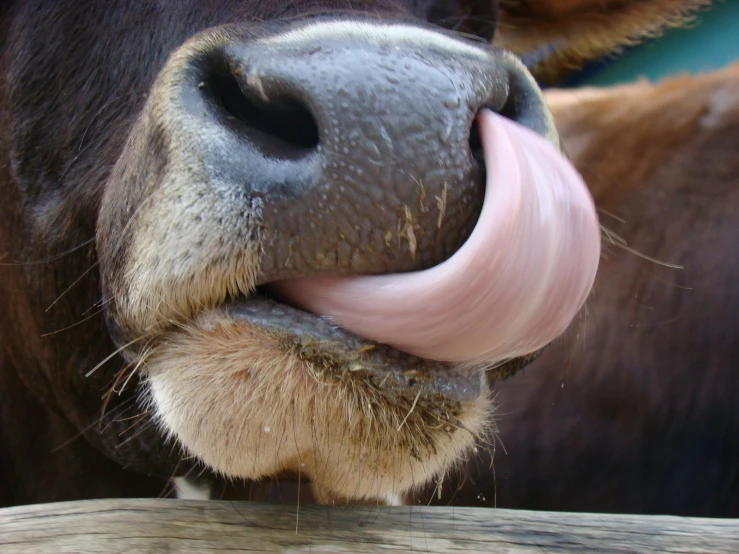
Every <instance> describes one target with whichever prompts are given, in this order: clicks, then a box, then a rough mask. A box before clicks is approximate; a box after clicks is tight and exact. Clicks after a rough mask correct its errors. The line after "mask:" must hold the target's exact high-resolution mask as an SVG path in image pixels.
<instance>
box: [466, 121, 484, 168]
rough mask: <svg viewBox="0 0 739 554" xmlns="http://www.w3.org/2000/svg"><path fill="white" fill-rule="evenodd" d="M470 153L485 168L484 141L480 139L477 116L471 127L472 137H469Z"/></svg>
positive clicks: (479, 165)
mask: <svg viewBox="0 0 739 554" xmlns="http://www.w3.org/2000/svg"><path fill="white" fill-rule="evenodd" d="M469 148H470V154H472V159H473V160H474V161H475V162H476V163H477V166H478V167H479V168H480V169H481V170H484V169H485V157H484V156H483V152H482V141H481V140H480V131H479V129H478V128H477V117H475V118H474V119H473V120H472V126H471V127H470V138H469Z"/></svg>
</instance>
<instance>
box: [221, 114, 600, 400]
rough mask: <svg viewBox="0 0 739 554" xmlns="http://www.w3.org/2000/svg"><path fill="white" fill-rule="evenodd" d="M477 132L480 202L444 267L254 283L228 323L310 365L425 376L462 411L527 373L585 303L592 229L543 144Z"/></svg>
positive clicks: (487, 122) (583, 198)
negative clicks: (494, 384)
mask: <svg viewBox="0 0 739 554" xmlns="http://www.w3.org/2000/svg"><path fill="white" fill-rule="evenodd" d="M478 122H479V128H480V133H481V142H482V146H483V150H484V161H485V166H486V190H485V199H484V201H483V207H482V211H481V214H480V218H479V220H478V223H477V225H476V226H475V229H474V230H473V232H472V234H471V235H470V237H469V238H468V240H467V241H466V242H465V243H464V244H463V245H462V247H461V248H460V249H459V250H458V251H457V252H456V253H455V254H454V255H452V256H451V257H450V258H449V259H447V260H446V261H444V262H442V263H441V264H438V265H436V266H433V267H431V268H428V269H425V270H421V271H414V272H408V273H398V274H385V275H355V276H318V277H311V276H307V277H297V278H292V279H288V280H284V281H277V282H271V283H270V282H269V281H270V280H269V279H268V278H266V279H265V277H268V276H262V277H263V279H264V281H266V282H267V284H266V285H263V286H261V287H260V288H259V290H258V293H257V294H254V295H251V296H249V297H247V298H244V299H241V300H239V301H234V302H232V303H229V304H227V305H225V306H224V309H225V311H226V313H227V315H228V316H229V317H230V318H232V319H237V320H240V321H243V322H245V323H247V324H248V325H250V326H252V327H253V328H255V329H256V330H259V331H261V332H263V333H265V334H267V335H269V336H271V337H273V338H275V339H276V340H277V343H278V344H279V345H280V348H281V350H283V351H285V352H286V353H290V354H293V355H295V356H297V358H299V359H300V360H301V361H303V362H304V363H306V364H308V365H311V366H316V367H321V368H324V369H330V370H332V371H333V372H339V373H345V372H346V373H355V374H370V375H374V376H375V377H378V376H379V377H381V379H387V378H388V377H387V375H388V374H391V373H392V374H395V375H405V374H415V373H419V374H423V375H434V376H435V378H436V379H437V380H438V381H439V384H438V386H439V387H442V388H446V389H448V390H446V392H447V393H451V394H453V395H454V396H460V399H465V398H466V396H465V395H468V394H474V393H479V376H480V374H481V373H482V372H484V371H488V372H491V371H496V370H497V374H496V375H493V377H494V376H501V377H505V376H506V375H510V374H511V373H513V372H514V371H515V370H516V369H518V368H520V367H522V366H523V365H525V364H526V363H528V362H530V361H532V360H533V359H534V358H535V357H536V356H537V354H538V352H540V351H541V349H542V348H543V347H544V346H546V345H547V344H548V343H549V342H551V341H552V340H553V339H554V338H556V337H557V336H558V335H560V334H561V333H562V332H563V331H564V330H565V328H566V327H567V326H568V325H569V323H570V322H571V321H572V319H573V318H574V316H575V314H576V312H577V311H578V310H579V309H580V308H581V306H582V304H583V303H584V301H585V298H586V296H587V295H588V293H589V291H590V288H591V286H592V282H593V279H594V277H595V271H596V268H597V262H598V257H599V229H598V225H597V218H595V217H594V208H593V203H592V198H591V197H590V195H589V193H588V192H587V188H586V187H585V186H584V183H583V182H582V180H581V179H580V177H579V175H578V174H577V173H576V172H575V171H574V169H572V167H571V166H570V165H569V163H568V162H567V161H566V160H565V159H564V158H563V157H562V156H561V155H560V154H559V153H558V152H557V151H556V150H555V149H554V148H553V147H552V146H551V145H550V144H549V143H547V142H545V140H544V139H542V138H541V137H539V136H538V135H535V134H534V133H532V132H531V131H528V130H526V129H523V128H522V127H520V126H517V125H516V124H514V123H512V122H508V121H506V120H505V119H504V118H503V117H501V116H496V115H494V114H493V113H492V112H490V111H488V110H483V112H481V114H480V116H479V118H478ZM264 281H263V282H264ZM470 375H474V376H475V377H473V378H470ZM475 379H477V382H478V386H477V387H475V386H473V382H474V380H475Z"/></svg>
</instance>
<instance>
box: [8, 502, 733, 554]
mask: <svg viewBox="0 0 739 554" xmlns="http://www.w3.org/2000/svg"><path fill="white" fill-rule="evenodd" d="M411 550H412V551H418V552H583V551H587V552H731V553H734V554H736V553H737V552H739V520H718V519H698V518H680V517H666V516H629V515H610V514H573V513H550V512H528V511H514V510H498V509H490V508H448V507H419V506H412V507H411V506H405V507H398V506H394V507H387V506H301V507H300V508H299V509H298V508H297V507H296V506H292V507H288V506H275V505H266V504H257V503H250V502H217V501H195V500H165V499H161V500H153V499H146V500H88V501H81V502H64V503H59V504H40V505H33V506H20V507H14V508H5V509H3V510H0V552H8V553H11V552H12V553H27V552H28V553H32V552H51V553H55V554H56V553H60V552H137V553H138V552H144V553H145V552H183V553H189V552H199V553H200V552H229V551H252V552H259V551H263V552H280V551H281V552H380V551H382V552H388V551H391V552H392V551H411Z"/></svg>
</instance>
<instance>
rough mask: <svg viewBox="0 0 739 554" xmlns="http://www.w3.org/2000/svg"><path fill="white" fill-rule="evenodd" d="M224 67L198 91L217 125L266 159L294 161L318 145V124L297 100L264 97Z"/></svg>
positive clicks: (212, 73) (215, 70) (210, 74)
mask: <svg viewBox="0 0 739 554" xmlns="http://www.w3.org/2000/svg"><path fill="white" fill-rule="evenodd" d="M244 80H245V79H243V78H242V77H241V76H238V77H237V75H235V74H234V73H233V72H232V71H230V70H228V69H227V68H225V67H220V68H219V67H218V66H215V67H213V68H212V69H211V70H210V71H209V72H208V73H207V76H206V77H205V79H203V81H202V84H201V85H200V89H201V91H202V94H204V95H205V96H206V97H207V100H208V101H209V103H210V104H211V106H212V107H213V109H214V112H215V114H216V117H218V119H219V120H220V122H221V124H223V125H224V126H226V127H228V128H229V129H231V130H232V131H233V132H235V133H236V134H238V135H241V136H244V137H245V138H247V139H248V140H249V141H250V142H251V143H253V144H254V146H256V147H257V148H259V149H260V150H262V151H263V152H264V154H266V155H268V156H269V157H278V158H296V157H300V156H303V155H305V154H307V153H309V152H310V151H312V150H313V149H314V148H315V147H316V146H318V142H319V134H318V125H317V123H316V120H315V118H314V117H313V115H312V114H311V112H310V111H309V110H308V108H306V107H305V106H304V105H303V104H302V103H301V102H300V101H299V100H298V99H296V98H291V97H290V96H288V95H286V94H284V93H283V94H282V95H279V96H278V95H274V96H273V97H269V98H266V97H265V94H264V91H263V90H262V89H261V88H260V87H261V84H256V85H252V86H251V87H250V83H249V80H248V79H246V85H245V86H244V85H243V84H242V83H241V81H244Z"/></svg>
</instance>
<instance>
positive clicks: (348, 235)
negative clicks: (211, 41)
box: [181, 21, 557, 283]
mask: <svg viewBox="0 0 739 554" xmlns="http://www.w3.org/2000/svg"><path fill="white" fill-rule="evenodd" d="M192 67H193V68H194V69H193V71H192V72H191V73H190V76H189V78H188V80H187V82H184V83H182V84H181V86H182V87H183V98H186V99H189V101H186V102H185V105H186V106H187V107H188V109H189V110H190V112H191V115H192V116H193V117H198V118H200V119H201V120H202V125H203V128H204V129H205V128H207V129H208V131H207V132H204V138H203V140H202V143H201V144H199V145H198V146H197V147H196V149H195V150H196V152H197V153H198V155H200V156H201V157H202V159H203V161H204V165H205V168H206V171H207V172H208V174H209V175H208V177H209V179H210V180H211V181H212V182H213V183H219V182H225V183H227V184H228V185H229V186H224V187H223V188H224V190H229V191H233V190H237V191H240V193H241V194H244V195H247V196H249V197H250V198H251V199H253V202H256V205H257V207H258V209H259V210H260V211H261V230H260V237H259V240H260V242H261V246H262V252H263V256H262V260H261V275H260V278H259V282H261V283H264V282H268V281H274V280H277V279H283V278H290V277H295V276H305V275H316V274H340V273H388V272H400V271H408V270H414V269H422V268H425V267H429V266H432V265H435V264H437V263H439V262H441V261H443V260H445V259H446V258H448V257H450V256H451V255H452V254H453V253H454V252H455V251H456V250H457V249H458V248H459V247H460V246H461V245H462V244H463V243H464V241H465V239H466V238H467V237H468V236H469V234H470V233H471V231H472V229H473V227H474V225H475V223H476V221H477V218H478V216H479V213H480V209H481V206H482V199H483V194H484V186H485V185H484V183H485V181H484V171H485V169H484V163H483V160H482V155H481V152H480V145H479V139H478V138H477V132H476V130H475V128H474V122H475V116H476V114H477V113H478V111H479V110H480V109H481V108H482V107H487V108H490V109H492V110H494V111H496V112H498V113H501V114H503V115H505V116H506V117H508V118H510V119H513V120H514V121H517V122H519V123H521V124H523V125H525V126H526V127H529V128H531V129H533V130H534V131H536V132H538V133H540V134H541V135H543V136H545V137H546V138H548V139H550V140H551V141H554V142H556V140H557V138H556V131H555V130H554V127H553V124H552V119H551V116H550V114H549V112H548V110H547V108H546V106H545V104H544V102H543V100H542V96H541V93H540V91H539V89H538V87H537V86H536V84H535V83H534V81H533V79H532V78H531V76H530V75H529V74H528V72H527V71H526V69H525V68H524V67H523V66H522V65H521V64H520V63H519V62H518V61H517V60H516V59H515V58H514V57H513V56H512V55H510V54H508V53H506V52H502V51H499V50H495V49H493V48H491V47H489V46H487V45H486V44H476V43H472V42H469V41H466V40H464V39H461V38H456V37H454V36H452V35H450V34H445V33H443V32H441V31H438V30H434V29H430V28H424V27H416V26H410V25H408V24H405V23H396V24H391V23H382V24H380V23H370V22H353V23H351V24H350V23H347V22H339V21H323V22H314V23H312V24H310V25H302V26H295V27H290V28H287V29H285V30H283V31H282V32H279V33H277V34H273V35H270V36H266V37H263V38H259V39H250V40H232V41H227V42H226V43H224V44H220V45H217V46H214V47H212V48H204V49H202V51H201V52H200V53H199V54H197V56H196V59H193V60H192ZM234 184H235V185H237V186H236V187H234V186H233V185H234ZM229 194H233V192H229Z"/></svg>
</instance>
